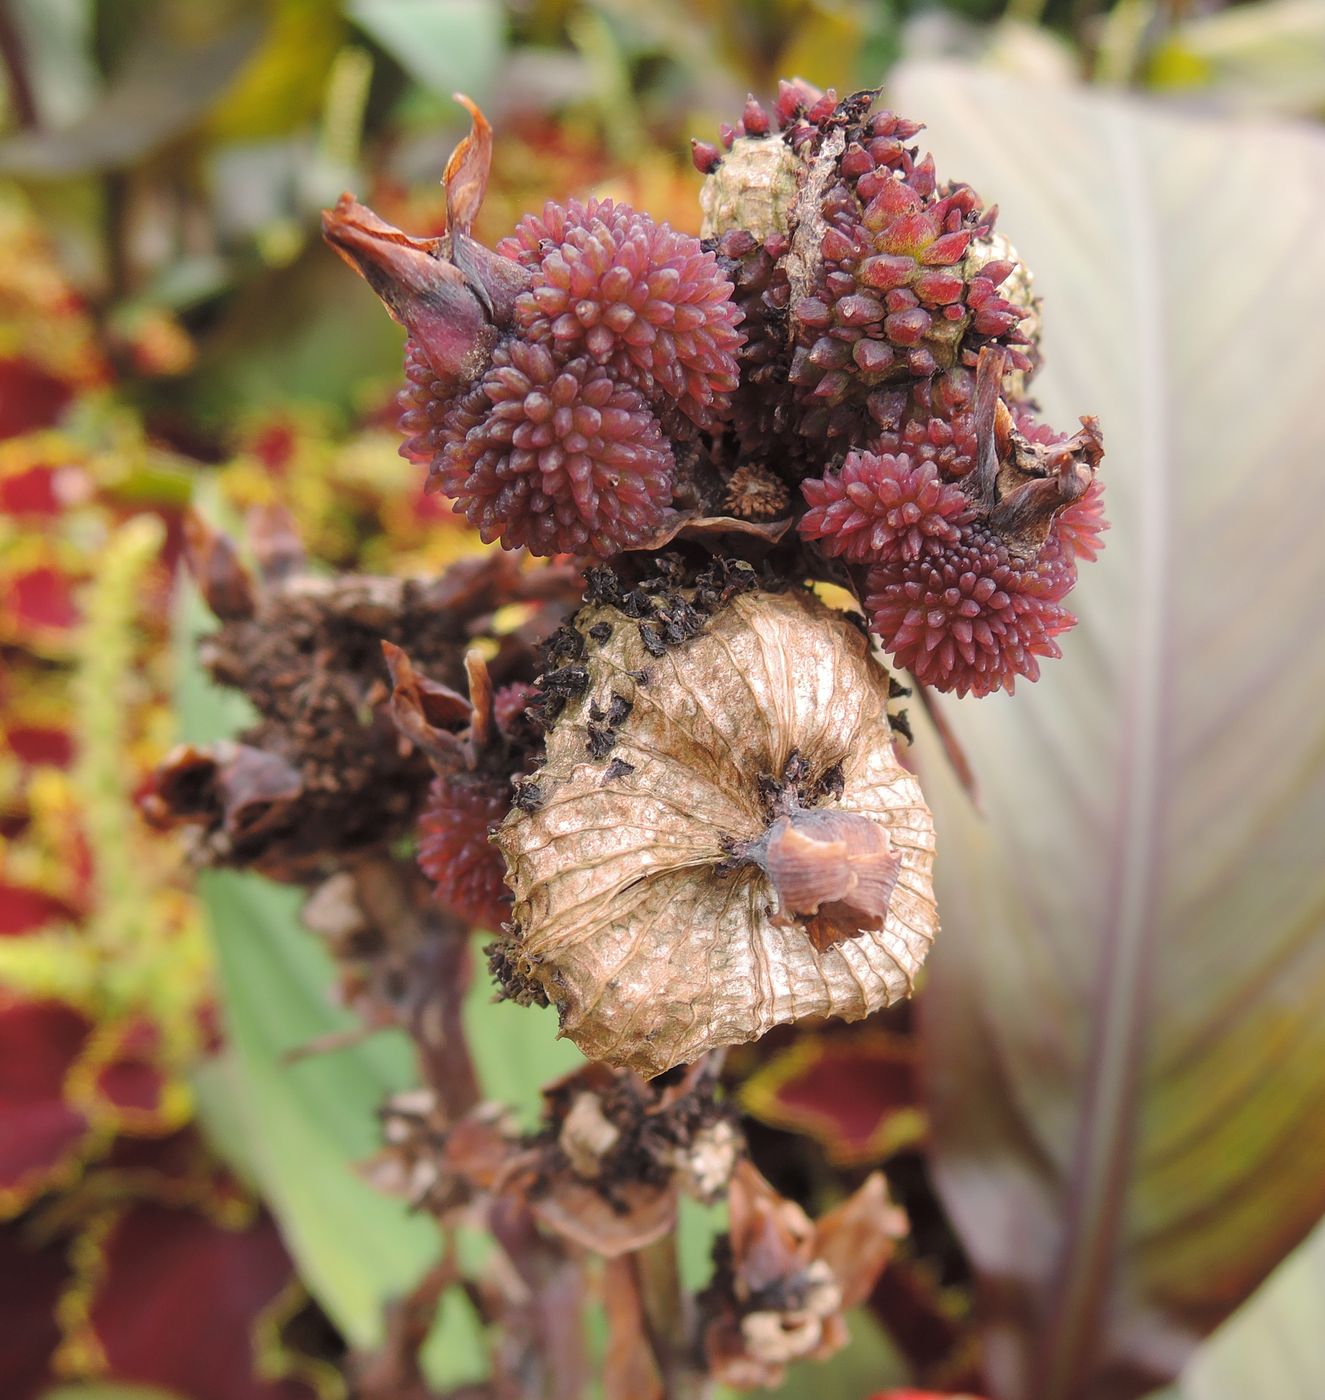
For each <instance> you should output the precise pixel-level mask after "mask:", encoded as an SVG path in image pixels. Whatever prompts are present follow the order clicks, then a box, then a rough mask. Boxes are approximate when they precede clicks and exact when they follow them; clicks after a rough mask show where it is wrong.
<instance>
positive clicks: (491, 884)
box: [418, 681, 538, 930]
mask: <svg viewBox="0 0 1325 1400" xmlns="http://www.w3.org/2000/svg"><path fill="white" fill-rule="evenodd" d="M535 695H536V691H535V689H534V687H533V686H531V685H527V684H525V683H524V682H521V681H514V682H512V683H510V684H508V685H504V686H502V687H500V688H499V689H498V690H497V691H496V693H495V694H494V695H493V697H492V702H493V716H492V718H493V722H494V723H495V726H496V735H495V736H494V738H496V739H497V743H498V748H499V750H500V751H501V753H502V758H505V757H506V751H507V746H509V748H510V750H512V751H513V752H514V754H515V755H516V756H517V758H518V756H519V755H520V754H522V753H525V752H527V751H528V750H529V749H530V748H531V747H533V746H534V745H535V744H536V743H537V742H538V732H537V727H536V725H535V724H534V721H533V720H532V719H531V718H530V716H529V712H528V706H529V704H530V703H531V702H532V701H533V699H534V698H535ZM508 766H509V763H508V762H503V761H501V759H499V760H498V761H497V762H495V763H482V764H476V765H475V766H474V767H473V768H465V767H454V768H450V767H448V768H447V769H446V770H445V771H439V772H438V773H437V776H436V777H435V778H434V779H433V781H432V786H431V787H430V788H429V790H428V801H427V805H426V806H425V807H424V809H423V812H422V813H421V815H420V817H419V823H418V835H419V853H418V859H419V867H420V869H422V871H423V873H424V874H425V875H426V876H427V877H428V878H429V879H430V880H431V881H432V882H433V886H434V890H435V893H436V896H437V902H438V903H439V904H440V905H441V906H442V908H443V909H445V910H446V911H447V912H448V913H450V914H452V915H454V916H455V917H456V918H458V919H463V920H464V921H465V922H466V923H470V924H474V925H475V926H477V927H479V928H484V929H489V930H496V929H499V928H500V927H501V926H502V924H503V923H504V922H505V921H506V920H507V919H508V918H509V917H510V912H511V892H510V890H509V889H507V887H506V865H505V862H504V861H503V860H502V858H501V855H500V853H499V852H498V850H497V848H496V847H495V846H494V845H493V844H492V842H491V841H490V840H489V837H490V835H491V833H492V832H493V831H494V830H495V829H496V827H498V826H499V825H500V824H501V822H502V820H503V818H504V817H505V816H506V814H507V812H508V811H510V807H511V785H510V776H509V773H508V772H507V771H506V769H507V767H508Z"/></svg>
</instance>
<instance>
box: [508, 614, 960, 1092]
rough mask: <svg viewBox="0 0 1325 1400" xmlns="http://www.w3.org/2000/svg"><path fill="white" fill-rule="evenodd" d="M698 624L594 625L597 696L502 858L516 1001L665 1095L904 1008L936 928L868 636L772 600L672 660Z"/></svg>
mask: <svg viewBox="0 0 1325 1400" xmlns="http://www.w3.org/2000/svg"><path fill="white" fill-rule="evenodd" d="M683 608H684V604H681V605H680V608H678V606H671V607H670V608H669V607H668V606H661V616H662V618H663V621H662V623H660V622H659V620H658V618H656V617H655V618H650V617H648V616H646V617H645V618H644V619H643V620H641V619H640V618H638V617H632V616H628V615H627V614H626V613H625V612H623V611H621V610H620V609H619V608H617V607H615V606H610V605H604V604H591V605H590V606H588V607H586V608H584V609H583V610H582V611H581V612H580V613H579V614H578V615H577V616H576V618H575V621H574V624H573V626H574V628H575V630H576V631H577V632H578V633H579V634H580V636H581V637H582V638H583V639H584V642H585V654H584V656H583V659H582V660H581V661H580V662H579V663H578V668H577V669H582V672H583V676H582V678H581V679H582V680H583V688H582V689H581V690H580V692H579V693H578V694H576V695H573V696H571V697H570V698H569V699H567V701H566V703H565V705H564V708H563V709H562V710H561V713H560V717H559V719H558V720H557V722H556V723H555V725H554V726H553V727H552V729H551V732H550V733H549V734H548V737H547V760H546V764H545V766H544V768H543V769H542V771H541V773H539V774H537V775H535V780H536V782H537V785H538V790H539V794H540V801H539V803H538V804H537V805H536V806H535V807H534V808H533V809H532V810H526V809H521V808H520V807H518V806H517V808H516V809H515V810H514V811H512V813H511V815H510V816H509V817H508V819H507V820H506V822H505V823H504V824H503V826H502V827H501V829H500V830H499V832H498V833H497V838H496V839H497V841H498V844H499V845H500V847H501V850H502V852H503V854H504V855H505V857H506V861H507V865H508V867H509V871H510V874H509V877H508V883H510V885H511V887H512V889H513V890H514V892H515V910H514V920H515V934H514V938H513V941H512V942H511V943H510V944H508V945H507V946H506V947H505V948H504V949H503V953H504V961H505V967H506V969H507V971H508V973H509V975H510V976H511V977H512V978H513V979H514V981H515V985H514V986H513V987H510V988H508V990H511V991H512V992H513V994H516V995H520V994H522V993H523V994H524V995H531V994H532V995H537V994H538V993H539V992H540V991H541V992H542V994H544V995H546V997H547V998H548V1000H550V1001H552V1002H554V1003H555V1004H556V1005H557V1007H558V1009H559V1011H560V1014H561V1023H562V1028H563V1031H564V1033H565V1034H566V1035H568V1036H569V1037H570V1038H571V1039H572V1040H573V1041H574V1042H575V1043H576V1045H578V1046H579V1047H580V1049H581V1050H583V1051H584V1053H585V1054H586V1055H589V1056H590V1057H592V1058H594V1059H599V1060H605V1061H607V1062H609V1063H612V1064H617V1065H626V1066H629V1067H631V1068H633V1069H636V1070H639V1071H640V1072H641V1073H644V1074H650V1075H652V1074H658V1073H661V1072H662V1071H663V1070H666V1069H668V1068H669V1067H670V1066H672V1065H675V1064H681V1063H686V1062H689V1061H692V1060H694V1059H695V1058H696V1057H697V1056H699V1055H700V1054H702V1053H703V1052H704V1051H706V1050H709V1049H712V1048H714V1047H716V1046H721V1045H730V1044H736V1043H739V1042H742V1041H748V1040H753V1039H756V1038H757V1037H759V1036H762V1035H764V1034H765V1033H766V1032H767V1031H768V1030H770V1029H771V1028H772V1027H773V1026H775V1025H778V1024H781V1023H783V1022H788V1021H797V1020H800V1019H802V1018H803V1017H806V1016H825V1015H827V1016H841V1017H844V1018H845V1019H848V1020H856V1019H859V1018H860V1017H863V1016H867V1015H868V1014H869V1013H870V1012H872V1011H875V1010H877V1009H878V1008H880V1007H882V1006H886V1005H888V1004H889V1003H891V1002H894V1001H897V1000H899V999H900V998H902V997H905V996H907V995H908V994H909V992H910V991H911V990H912V987H913V982H914V977H915V973H916V970H917V968H918V967H919V966H920V964H921V962H922V961H923V960H924V957H925V954H926V953H927V952H928V950H929V946H930V943H931V942H932V941H933V938H934V935H935V932H936V931H937V927H938V919H937V914H936V911H935V906H934V894H933V886H932V883H931V866H932V863H933V852H934V830H933V824H932V821H931V818H930V814H929V811H928V809H927V808H926V806H925V803H924V799H923V798H922V796H921V793H920V788H919V785H918V784H917V782H916V780H915V778H914V777H913V776H912V775H911V774H910V773H908V772H907V771H906V770H905V769H904V768H903V767H902V766H901V765H900V764H899V763H898V761H897V757H896V755H895V753H894V751H893V746H892V739H891V735H890V731H889V726H888V720H887V714H886V703H887V699H888V676H887V673H886V672H885V671H884V670H883V668H882V667H880V666H879V665H878V664H877V663H876V662H875V661H874V660H873V658H872V657H871V656H870V654H869V650H868V646H867V644H866V641H865V638H864V637H863V636H862V634H861V633H860V631H859V630H858V629H857V628H855V627H854V626H853V625H852V624H851V623H850V622H849V621H848V620H847V619H846V618H845V617H843V616H842V615H841V614H840V613H836V612H834V611H832V610H831V609H829V608H827V607H825V606H824V605H823V604H821V603H820V602H818V601H817V600H816V599H814V598H813V597H812V596H810V595H809V594H808V593H804V592H799V591H796V592H789V593H786V594H770V593H762V592H756V593H746V594H744V595H742V596H738V597H736V598H734V599H732V600H731V601H730V602H728V603H727V604H726V606H725V607H722V608H721V609H720V610H719V611H718V612H717V613H716V615H714V616H712V617H711V618H708V619H707V620H706V621H705V622H704V623H703V624H702V630H701V631H699V633H698V635H693V636H691V637H690V638H689V640H682V641H680V642H678V643H676V644H669V645H660V643H659V636H660V635H663V636H665V635H666V634H667V627H666V623H667V621H668V619H671V620H673V621H674V620H675V618H676V617H677V616H678V615H679V611H680V610H681V609H683ZM637 611H638V610H637ZM690 626H691V630H693V628H694V623H693V621H692V622H691V624H690ZM672 635H675V627H674V626H673V629H672ZM613 719H615V722H613ZM809 813H834V814H836V815H835V816H834V817H833V818H831V819H829V820H828V821H827V822H825V821H824V818H823V817H821V816H820V817H813V818H810V817H808V815H807V814H809ZM798 823H808V825H807V831H808V833H809V835H810V836H813V837H815V838H816V839H817V838H818V837H823V836H827V837H828V838H830V839H829V840H827V841H826V842H825V843H822V844H823V849H822V850H821V851H820V852H818V853H817V855H818V856H822V857H823V859H822V860H816V862H815V863H817V864H819V865H821V867H822V872H823V874H822V888H821V889H820V888H817V887H815V880H816V878H818V877H816V876H815V875H814V874H813V873H812V872H811V873H810V874H809V875H808V876H807V872H806V871H805V869H804V868H803V863H802V864H800V865H797V868H796V869H795V870H794V871H793V872H789V871H788V870H787V869H786V868H785V866H786V864H787V861H786V859H785V858H786V857H787V855H788V852H787V850H786V849H785V845H784V842H785V833H786V831H787V830H788V827H791V828H795V827H796V826H797V824H798ZM827 827H831V828H832V830H831V831H829V830H826V829H825V828H827ZM874 828H878V829H879V830H878V831H877V832H876V831H875V830H874ZM770 833H772V836H771V839H770ZM770 846H771V848H772V852H773V859H772V860H771V861H770V858H769V852H770ZM779 856H781V857H782V858H783V859H781V860H779ZM770 871H771V872H772V873H770ZM858 873H862V874H863V875H864V878H863V879H858V878H857V875H858ZM807 878H808V880H809V888H807V884H806V881H807ZM779 880H780V882H781V888H780V889H779ZM789 896H790V897H789ZM871 900H873V901H874V902H875V903H876V904H877V905H878V906H879V907H876V908H867V907H865V905H868V904H869V903H870V901H871ZM816 910H818V914H817V916H816ZM825 914H830V915H831V917H830V918H829V919H828V920H825V918H824V915H825ZM806 916H808V917H806ZM522 983H523V985H521V984H522Z"/></svg>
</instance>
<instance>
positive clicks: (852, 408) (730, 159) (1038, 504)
mask: <svg viewBox="0 0 1325 1400" xmlns="http://www.w3.org/2000/svg"><path fill="white" fill-rule="evenodd" d="M874 96H875V94H874V93H872V92H864V93H858V94H854V95H852V96H851V97H848V98H846V99H844V100H843V101H840V102H839V101H838V100H837V98H836V96H835V95H834V94H833V93H831V92H829V93H826V94H820V93H818V92H817V91H816V90H814V89H813V88H810V87H809V86H808V85H806V84H804V83H802V82H795V83H783V84H781V85H780V88H779V92H778V97H777V100H776V102H775V103H774V105H773V111H772V116H771V117H770V115H769V113H768V112H766V111H765V109H764V108H763V107H762V106H761V105H760V104H759V103H758V102H756V101H755V100H754V99H753V98H752V99H750V101H749V102H747V104H746V108H745V111H744V113H743V116H742V120H741V122H740V123H739V124H738V125H737V126H736V127H724V128H723V129H722V144H721V146H720V147H719V146H713V145H706V144H704V143H701V142H697V143H695V146H694V159H695V164H696V166H697V167H698V168H699V170H700V171H701V172H702V173H704V174H705V175H706V176H707V177H708V179H707V180H706V182H705V190H704V194H703V196H702V198H703V202H704V206H705V211H706V216H707V217H706V224H705V232H706V233H708V234H709V235H710V236H711V237H713V238H714V239H715V246H716V247H717V250H718V252H719V254H720V256H722V257H723V259H724V265H725V266H726V267H727V269H728V272H729V275H730V276H731V277H732V280H733V282H734V284H735V286H736V289H737V290H736V298H737V301H738V303H739V304H740V306H741V308H742V311H743V314H744V322H743V326H744V330H745V332H746V346H745V349H744V350H743V352H742V356H741V360H742V366H741V367H742V376H743V382H742V387H741V389H740V390H738V392H737V395H736V398H735V405H734V417H733V423H734V427H735V429H736V432H737V435H738V437H739V438H740V445H741V448H742V451H743V452H744V454H746V456H747V457H748V458H751V459H754V460H762V461H765V462H770V463H777V464H779V465H780V469H781V470H782V471H783V472H784V473H786V474H788V475H789V476H790V478H791V479H792V480H796V479H797V478H800V479H801V484H802V494H803V495H804V498H805V501H806V503H807V506H808V510H807V511H806V513H805V515H804V516H803V517H802V519H801V520H800V522H799V531H800V534H801V535H802V537H803V538H805V539H807V540H811V541H814V542H815V543H816V545H817V547H818V548H819V549H820V550H821V551H822V552H823V553H825V554H828V555H830V556H835V557H839V558H841V559H842V560H843V561H844V562H845V563H847V565H848V566H849V567H850V568H851V570H852V576H853V578H854V579H855V581H856V582H857V584H858V587H859V591H860V594H861V598H862V602H863V604H864V606H865V609H866V612H867V615H868V617H869V620H870V624H871V627H872V628H873V630H874V631H875V632H876V633H877V634H878V635H879V636H880V638H881V639H882V640H883V642H884V644H885V645H886V646H887V647H888V649H889V650H890V651H891V652H892V653H893V655H894V657H895V659H896V660H897V662H898V663H899V664H900V665H903V666H906V667H907V668H908V669H910V670H911V671H912V673H913V674H914V675H915V676H916V677H917V679H919V680H921V681H922V682H924V683H925V684H928V685H931V686H933V687H935V688H936V689H941V690H951V691H956V692H957V693H959V694H967V693H972V694H977V695H983V694H987V693H989V692H990V691H992V690H995V689H998V688H1000V687H1003V688H1007V689H1009V690H1011V689H1012V687H1013V685H1014V683H1015V680H1016V678H1017V677H1018V676H1026V677H1028V678H1031V679H1034V678H1035V676H1036V675H1038V670H1039V660H1040V659H1041V658H1043V657H1049V656H1055V655H1057V654H1058V644H1057V641H1056V640H1055V638H1056V637H1057V635H1058V634H1060V633H1061V632H1062V631H1064V630H1066V628H1068V627H1070V626H1071V625H1073V623H1074V621H1075V619H1074V618H1073V617H1072V615H1071V614H1070V613H1069V612H1068V611H1067V610H1066V608H1064V607H1063V599H1064V598H1065V597H1066V595H1067V593H1068V592H1070V590H1071V588H1072V587H1073V585H1074V584H1075V581H1076V564H1077V561H1078V560H1079V559H1093V558H1094V557H1095V553H1096V552H1097V550H1098V547H1099V536H1100V533H1101V531H1102V530H1103V529H1104V528H1105V526H1104V519H1103V514H1102V511H1101V508H1100V488H1099V486H1098V483H1097V482H1096V481H1095V467H1096V465H1097V463H1098V460H1099V457H1100V443H1099V436H1098V432H1097V430H1096V428H1095V426H1094V424H1093V422H1086V423H1085V424H1084V426H1083V430H1082V432H1080V433H1078V434H1077V435H1076V436H1074V437H1071V438H1068V437H1066V436H1064V435H1062V434H1058V433H1055V432H1054V431H1053V430H1052V429H1049V428H1046V427H1043V426H1042V425H1039V424H1037V423H1036V422H1035V420H1034V417H1033V415H1032V414H1031V412H1030V410H1029V407H1028V406H1026V405H1025V404H1023V403H1020V402H1019V401H1018V395H1021V394H1024V392H1025V382H1026V380H1027V378H1028V377H1029V375H1030V374H1031V373H1032V372H1033V371H1034V368H1035V348H1034V345H1033V342H1032V336H1031V334H1030V332H1031V330H1032V328H1033V326H1034V322H1035V320H1036V311H1035V306H1034V303H1033V300H1032V298H1031V295H1030V289H1029V276H1028V274H1027V273H1026V272H1025V270H1024V268H1022V267H1021V265H1020V263H1019V262H1018V260H1017V258H1016V255H1015V253H1014V252H1013V250H1012V249H1011V247H1010V245H1009V244H1007V243H1006V241H1005V240H1003V239H1002V238H1001V237H1000V236H998V235H996V234H995V233H994V232H993V211H992V210H986V209H984V207H983V206H982V205H981V203H980V201H979V199H978V198H977V197H976V195H975V194H974V192H973V191H972V190H970V188H969V187H967V186H965V185H960V184H951V185H946V186H940V185H939V183H938V180H937V178H936V175H935V171H934V164H933V161H932V159H931V158H930V157H929V156H925V157H923V158H921V157H920V156H919V154H918V152H917V150H916V149H915V148H914V147H910V146H908V145H907V143H908V141H910V139H911V138H912V137H913V136H915V135H916V134H917V133H918V132H919V131H920V129H921V128H920V125H919V124H918V123H915V122H911V121H908V120H906V119H905V118H902V117H898V116H897V115H895V114H893V113H891V112H876V113H873V114H871V113H870V111H869V109H870V106H871V105H872V102H873V99H874ZM775 127H776V132H775V130H774V128H775ZM977 367H978V369H977ZM977 378H979V379H980V380H981V381H982V384H981V387H980V388H979V389H977ZM1004 394H1006V395H1007V398H1008V401H1009V402H1006V403H1005V402H1004V400H1003V397H1002V396H1003V395H1004ZM982 458H983V460H984V469H983V470H981V471H977V466H978V464H979V463H980V462H981V460H982ZM830 463H831V464H832V465H831V466H829V469H828V470H825V467H826V466H827V465H828V464H830Z"/></svg>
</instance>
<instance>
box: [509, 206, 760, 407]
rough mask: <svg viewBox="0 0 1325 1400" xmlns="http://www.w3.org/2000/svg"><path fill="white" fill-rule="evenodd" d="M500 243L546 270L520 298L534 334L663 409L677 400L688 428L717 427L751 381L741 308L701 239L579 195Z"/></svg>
mask: <svg viewBox="0 0 1325 1400" xmlns="http://www.w3.org/2000/svg"><path fill="white" fill-rule="evenodd" d="M497 251H498V252H499V253H502V254H504V255H505V256H507V257H510V258H513V259H515V260H517V261H519V262H521V263H523V264H524V265H525V266H527V267H530V268H531V269H532V270H533V271H534V274H535V280H534V284H533V286H532V287H531V288H530V289H529V290H528V291H526V292H524V293H522V294H521V295H520V296H519V297H518V298H517V300H516V303H515V320H516V324H517V325H518V326H519V327H520V329H521V331H523V333H524V334H525V335H526V336H527V337H528V338H529V339H530V340H532V341H535V342H537V343H539V344H547V345H551V346H552V347H553V348H554V349H555V350H556V351H557V353H558V354H560V355H563V356H574V355H584V354H587V355H588V356H589V357H590V359H592V360H593V361H594V363H596V364H599V365H603V366H606V367H608V368H609V369H610V370H611V372H612V373H613V374H614V375H615V376H616V377H618V378H620V379H622V380H623V381H625V382H626V383H628V384H632V385H634V386H635V388H637V389H638V390H639V391H640V393H641V394H642V395H643V396H644V398H645V399H646V400H647V401H648V402H649V403H650V404H651V405H653V406H654V408H655V409H665V408H666V407H668V406H670V405H672V404H674V405H675V407H676V408H677V409H679V410H680V413H681V415H683V418H682V419H681V420H680V423H678V426H681V425H682V424H684V423H686V420H688V423H689V424H693V425H694V426H695V427H698V428H712V427H714V426H716V424H717V423H718V422H719V420H720V419H721V418H722V417H723V416H725V413H726V411H727V408H728V404H729V400H730V395H731V392H732V390H734V389H735V388H736V385H737V383H738V382H739V377H740V376H739V374H738V371H737V367H736V358H735V356H736V352H737V350H738V349H739V348H740V345H741V336H740V333H739V332H738V331H737V330H736V321H737V319H738V317H739V312H738V309H737V307H736V305H735V304H734V303H733V301H732V299H731V295H732V287H731V283H730V282H728V281H727V279H726V278H725V277H723V276H722V274H721V272H720V271H719V269H718V265H717V261H716V259H715V258H714V256H713V254H712V253H711V252H705V251H704V250H703V249H702V248H701V247H700V245H699V243H698V242H697V241H696V240H695V239H693V238H691V237H689V236H687V235H685V234H679V233H675V232H673V230H672V229H671V228H669V227H668V226H667V225H666V224H655V223H654V222H653V220H652V219H650V218H649V217H648V215H647V214H639V213H636V212H635V211H634V210H633V209H629V208H627V207H626V206H624V205H614V204H613V203H612V201H611V200H605V201H602V202H601V203H600V202H598V201H593V200H591V201H590V202H589V204H588V205H581V204H580V203H578V201H576V200H571V201H570V202H569V203H568V204H567V205H566V206H565V207H564V208H562V207H560V206H558V205H555V204H552V203H550V202H549V204H548V205H547V206H545V208H544V211H543V214H542V217H538V216H535V215H532V214H531V215H529V216H528V217H527V218H525V219H524V220H522V221H521V223H520V224H519V225H518V226H517V228H516V231H515V234H514V235H513V236H512V237H510V238H506V239H503V240H502V241H501V242H500V243H498V245H497ZM683 430H684V429H683Z"/></svg>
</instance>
